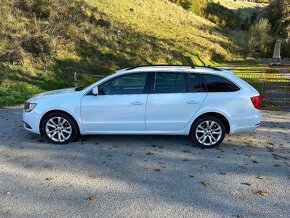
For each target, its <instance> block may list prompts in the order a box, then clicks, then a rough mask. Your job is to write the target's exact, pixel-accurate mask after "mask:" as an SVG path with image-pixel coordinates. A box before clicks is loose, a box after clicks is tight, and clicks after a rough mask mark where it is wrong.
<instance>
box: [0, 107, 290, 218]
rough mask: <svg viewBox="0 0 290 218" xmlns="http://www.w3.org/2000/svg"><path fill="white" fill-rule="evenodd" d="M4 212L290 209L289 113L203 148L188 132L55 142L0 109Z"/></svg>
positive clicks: (218, 213) (165, 213)
mask: <svg viewBox="0 0 290 218" xmlns="http://www.w3.org/2000/svg"><path fill="white" fill-rule="evenodd" d="M0 120H1V121H0V217H289V214H290V113H287V112H269V111H264V112H263V122H262V125H261V127H260V128H258V129H257V130H256V131H255V132H253V133H251V134H239V135H232V136H226V138H225V141H224V143H223V144H222V145H221V146H220V147H219V148H216V149H201V148H199V147H196V146H194V145H192V143H191V141H190V140H189V138H187V137H184V136H82V137H81V138H79V139H78V141H76V142H73V143H70V144H68V145H54V144H50V143H48V142H47V141H46V140H45V139H44V138H42V137H40V136H38V135H34V134H32V133H29V132H27V131H25V130H24V129H23V128H22V120H21V109H19V108H10V109H0Z"/></svg>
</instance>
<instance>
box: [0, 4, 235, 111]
mask: <svg viewBox="0 0 290 218" xmlns="http://www.w3.org/2000/svg"><path fill="white" fill-rule="evenodd" d="M239 51H240V47H239V46H238V45H237V44H236V43H235V40H234V39H233V37H232V36H230V35H227V34H225V33H224V32H222V30H221V29H220V28H219V27H216V26H215V25H214V24H212V23H210V22H208V21H207V20H205V19H203V18H201V17H198V16H196V15H194V14H193V13H191V12H188V11H186V10H184V9H182V8H181V7H179V6H177V5H175V4H173V3H171V2H169V1H168V0H144V1H135V0H123V1H120V0H110V1H107V0H88V1H83V0H67V1H64V0H55V1H44V0H20V1H16V0H2V1H1V3H0V106H5V105H11V104H16V103H22V102H23V101H24V100H25V99H26V98H28V97H30V96H31V95H33V94H35V93H37V92H40V91H44V90H49V89H56V88H62V87H69V86H72V85H74V82H73V74H74V72H76V73H77V75H78V78H79V80H80V81H79V82H78V83H79V84H84V83H89V82H93V81H94V80H96V77H95V75H105V74H107V73H109V72H111V71H113V70H116V69H118V68H122V67H128V66H133V65H137V64H153V63H170V64H191V63H196V64H201V63H200V61H199V59H198V56H200V57H201V58H202V59H203V60H204V61H205V62H206V63H208V64H215V63H217V62H221V61H229V60H232V59H237V58H238V56H239V54H238V52H239Z"/></svg>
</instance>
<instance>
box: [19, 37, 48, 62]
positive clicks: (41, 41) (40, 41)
mask: <svg viewBox="0 0 290 218" xmlns="http://www.w3.org/2000/svg"><path fill="white" fill-rule="evenodd" d="M20 45H21V47H22V48H23V49H24V50H25V51H27V52H29V53H30V54H32V55H33V56H35V57H39V58H41V59H42V60H45V59H46V58H47V57H50V56H52V54H53V53H54V49H53V46H52V43H51V41H50V39H49V37H48V36H46V35H32V36H27V37H25V38H24V39H22V40H21V43H20Z"/></svg>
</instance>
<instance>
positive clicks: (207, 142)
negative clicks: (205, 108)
mask: <svg viewBox="0 0 290 218" xmlns="http://www.w3.org/2000/svg"><path fill="white" fill-rule="evenodd" d="M225 133H226V128H225V125H224V123H223V122H222V121H221V120H220V119H218V118H216V117H213V116H207V117H201V118H199V119H198V120H197V121H195V123H194V124H193V125H192V127H191V131H190V137H191V139H192V140H193V142H194V143H195V144H197V145H199V146H201V147H203V148H213V147H216V146H218V145H219V144H220V143H221V142H222V141H223V140H224V137H225Z"/></svg>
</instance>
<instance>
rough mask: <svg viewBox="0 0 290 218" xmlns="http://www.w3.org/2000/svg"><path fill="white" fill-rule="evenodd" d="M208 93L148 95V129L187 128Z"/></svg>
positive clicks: (168, 129) (175, 129) (169, 129)
mask: <svg viewBox="0 0 290 218" xmlns="http://www.w3.org/2000/svg"><path fill="white" fill-rule="evenodd" d="M206 95H207V93H205V92H203V93H168V94H150V95H148V101H147V109H146V130H147V131H178V130H181V129H183V128H185V127H186V125H187V124H188V122H189V121H190V120H191V118H192V117H193V116H194V114H195V113H196V111H197V110H198V109H199V107H200V106H201V105H202V103H203V101H204V100H205V98H206Z"/></svg>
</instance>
